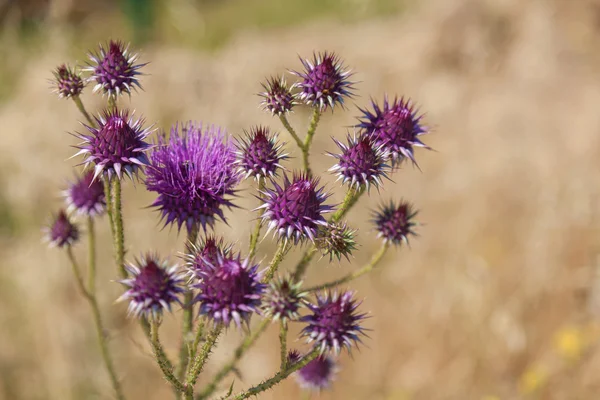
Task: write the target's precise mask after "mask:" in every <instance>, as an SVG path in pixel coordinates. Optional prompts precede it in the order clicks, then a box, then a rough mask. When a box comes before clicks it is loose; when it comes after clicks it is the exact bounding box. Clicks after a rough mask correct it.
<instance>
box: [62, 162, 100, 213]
mask: <svg viewBox="0 0 600 400" xmlns="http://www.w3.org/2000/svg"><path fill="white" fill-rule="evenodd" d="M64 195H65V198H66V201H67V210H68V211H69V212H73V211H74V212H77V213H78V214H81V215H86V216H90V217H95V216H99V215H102V214H103V213H104V211H105V210H106V196H105V195H104V185H103V184H102V182H100V181H99V180H94V171H92V170H89V171H86V172H84V173H83V175H81V176H80V177H79V178H77V179H76V180H75V181H74V182H72V183H71V184H70V185H69V188H68V189H67V190H65V191H64Z"/></svg>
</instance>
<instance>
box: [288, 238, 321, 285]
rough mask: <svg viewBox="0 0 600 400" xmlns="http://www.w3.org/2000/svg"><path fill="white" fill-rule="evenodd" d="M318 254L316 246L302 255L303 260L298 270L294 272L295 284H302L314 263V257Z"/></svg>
mask: <svg viewBox="0 0 600 400" xmlns="http://www.w3.org/2000/svg"><path fill="white" fill-rule="evenodd" d="M316 253H317V248H316V247H314V246H313V247H311V248H310V249H308V250H306V251H305V252H304V254H303V255H302V258H301V259H300V261H299V262H298V264H297V265H296V269H295V270H294V276H293V279H294V281H295V282H300V281H301V280H302V277H303V276H304V274H305V273H306V269H307V268H308V266H309V265H310V262H311V261H312V259H313V257H314V255H315V254H316Z"/></svg>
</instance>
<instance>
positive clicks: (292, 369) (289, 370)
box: [231, 347, 319, 400]
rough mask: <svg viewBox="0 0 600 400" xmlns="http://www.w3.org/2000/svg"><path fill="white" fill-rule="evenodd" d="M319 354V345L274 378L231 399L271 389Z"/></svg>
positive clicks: (237, 399) (238, 398)
mask: <svg viewBox="0 0 600 400" xmlns="http://www.w3.org/2000/svg"><path fill="white" fill-rule="evenodd" d="M318 356H319V348H318V347H317V348H315V349H313V351H312V352H310V353H309V354H307V355H305V356H304V357H303V358H301V359H300V360H299V361H298V362H296V363H294V364H292V365H290V366H289V367H288V368H286V369H284V370H281V371H279V372H278V373H276V374H275V375H274V376H273V377H272V378H270V379H267V380H266V381H264V382H262V383H260V384H258V385H256V386H254V387H252V388H250V389H248V390H246V391H244V392H242V393H239V394H237V395H235V396H233V397H231V399H233V400H244V399H247V398H249V397H252V396H256V395H257V394H259V393H261V392H264V391H266V390H269V389H271V388H272V387H273V386H275V385H277V384H278V383H279V382H281V381H282V380H284V379H285V378H287V377H288V376H290V375H291V374H292V373H294V372H296V371H297V370H299V369H300V368H302V367H304V366H305V365H306V364H308V363H309V362H311V361H312V360H314V359H315V358H317V357H318Z"/></svg>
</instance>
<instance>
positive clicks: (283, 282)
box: [262, 279, 308, 321]
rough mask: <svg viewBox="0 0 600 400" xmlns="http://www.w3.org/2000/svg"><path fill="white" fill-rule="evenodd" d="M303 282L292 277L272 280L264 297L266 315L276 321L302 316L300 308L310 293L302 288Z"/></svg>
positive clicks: (292, 319)
mask: <svg viewBox="0 0 600 400" xmlns="http://www.w3.org/2000/svg"><path fill="white" fill-rule="evenodd" d="M301 286H302V282H294V281H292V280H290V279H276V280H274V281H272V282H271V284H270V285H269V287H268V288H267V290H266V291H265V294H264V298H263V307H262V309H263V311H264V315H265V316H266V317H268V318H271V319H272V320H274V321H278V320H282V321H296V320H298V319H299V318H300V314H299V313H298V310H299V309H300V307H302V305H303V304H304V302H305V300H304V298H305V297H306V295H307V294H308V293H307V292H303V291H302V290H301Z"/></svg>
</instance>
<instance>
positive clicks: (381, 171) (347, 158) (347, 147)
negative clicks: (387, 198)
mask: <svg viewBox="0 0 600 400" xmlns="http://www.w3.org/2000/svg"><path fill="white" fill-rule="evenodd" d="M333 141H334V142H335V143H336V144H337V145H338V147H339V148H340V150H341V151H342V153H341V154H333V153H329V155H331V156H333V157H335V158H337V159H338V160H339V161H338V163H337V164H335V165H334V166H333V167H331V168H330V169H329V171H331V172H334V173H335V174H337V176H338V179H337V180H341V181H342V183H344V184H348V185H349V186H350V187H354V188H356V189H357V190H358V189H360V188H362V187H365V188H366V189H367V191H368V190H370V189H371V185H374V186H375V187H377V188H379V186H381V185H383V181H382V178H386V179H389V178H388V176H387V171H388V170H389V166H388V165H387V164H386V163H385V160H386V158H387V154H386V153H385V152H384V151H383V150H382V147H383V146H382V145H378V144H376V142H375V140H373V139H372V138H371V137H370V136H368V135H364V134H363V135H359V136H357V135H356V132H355V133H354V136H350V135H348V137H347V141H348V144H344V143H342V142H340V141H338V140H336V139H335V138H334V139H333Z"/></svg>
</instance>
